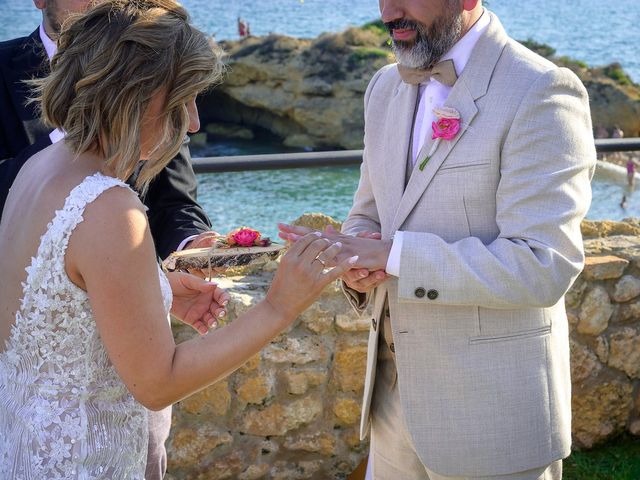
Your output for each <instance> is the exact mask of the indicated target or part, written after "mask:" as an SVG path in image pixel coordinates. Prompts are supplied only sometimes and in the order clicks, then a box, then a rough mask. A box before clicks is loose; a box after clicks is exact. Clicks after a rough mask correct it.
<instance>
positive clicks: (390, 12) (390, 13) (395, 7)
mask: <svg viewBox="0 0 640 480" xmlns="http://www.w3.org/2000/svg"><path fill="white" fill-rule="evenodd" d="M404 16H405V11H404V0H380V18H381V19H382V21H383V22H384V23H387V22H392V21H394V20H400V19H402V18H404Z"/></svg>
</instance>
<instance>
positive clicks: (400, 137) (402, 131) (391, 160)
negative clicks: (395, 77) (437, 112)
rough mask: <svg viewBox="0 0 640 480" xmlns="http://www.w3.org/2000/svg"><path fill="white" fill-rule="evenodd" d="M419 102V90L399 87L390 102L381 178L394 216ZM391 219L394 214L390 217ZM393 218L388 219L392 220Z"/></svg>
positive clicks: (412, 87) (401, 190)
mask: <svg viewBox="0 0 640 480" xmlns="http://www.w3.org/2000/svg"><path fill="white" fill-rule="evenodd" d="M417 101H418V87H417V86H414V85H407V84H405V83H400V84H399V85H398V87H397V89H396V92H395V95H394V97H393V98H392V99H391V100H390V107H389V110H388V124H389V125H391V126H392V131H391V137H390V138H391V140H390V141H388V142H386V144H385V152H384V153H385V154H384V155H383V157H382V158H383V161H384V175H385V184H386V185H387V186H388V188H386V189H385V194H386V195H388V196H387V198H386V201H385V204H386V205H387V206H388V208H389V209H390V210H389V211H390V212H395V211H396V210H397V208H398V205H399V203H400V199H401V198H402V192H403V191H404V188H405V174H406V169H407V154H408V153H409V152H410V149H411V138H412V135H411V132H412V130H413V120H414V114H415V110H416V105H417ZM392 215H393V214H392ZM392 215H391V216H390V217H389V219H391V218H392Z"/></svg>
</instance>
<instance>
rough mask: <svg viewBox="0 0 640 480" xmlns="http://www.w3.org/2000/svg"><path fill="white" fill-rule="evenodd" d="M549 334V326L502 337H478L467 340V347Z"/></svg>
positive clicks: (506, 334)
mask: <svg viewBox="0 0 640 480" xmlns="http://www.w3.org/2000/svg"><path fill="white" fill-rule="evenodd" d="M550 333H551V325H545V326H543V327H539V328H533V329H531V330H521V331H519V332H513V333H505V334H503V335H480V336H477V337H470V338H469V345H475V344H479V343H494V342H509V341H512V340H520V339H524V338H535V337H544V336H545V335H549V334H550Z"/></svg>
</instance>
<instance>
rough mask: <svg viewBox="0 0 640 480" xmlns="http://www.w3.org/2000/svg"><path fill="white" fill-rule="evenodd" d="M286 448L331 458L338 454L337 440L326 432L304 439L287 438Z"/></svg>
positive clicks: (304, 437) (303, 437)
mask: <svg viewBox="0 0 640 480" xmlns="http://www.w3.org/2000/svg"><path fill="white" fill-rule="evenodd" d="M284 448H286V449H288V450H302V451H305V452H311V453H319V454H321V455H327V456H331V455H335V453H336V439H335V437H334V436H333V435H330V434H329V433H326V432H322V433H318V434H316V435H306V436H302V437H287V439H286V440H285V442H284Z"/></svg>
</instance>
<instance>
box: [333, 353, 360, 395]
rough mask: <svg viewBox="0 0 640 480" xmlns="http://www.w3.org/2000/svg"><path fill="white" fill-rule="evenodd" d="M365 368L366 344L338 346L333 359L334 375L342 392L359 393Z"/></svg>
mask: <svg viewBox="0 0 640 480" xmlns="http://www.w3.org/2000/svg"><path fill="white" fill-rule="evenodd" d="M366 368H367V345H353V346H346V347H344V346H342V348H341V347H338V351H337V352H336V354H335V359H334V367H333V371H334V375H335V378H336V381H337V382H338V388H339V389H340V390H341V391H343V392H354V393H361V392H362V390H363V388H364V375H365V372H366Z"/></svg>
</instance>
